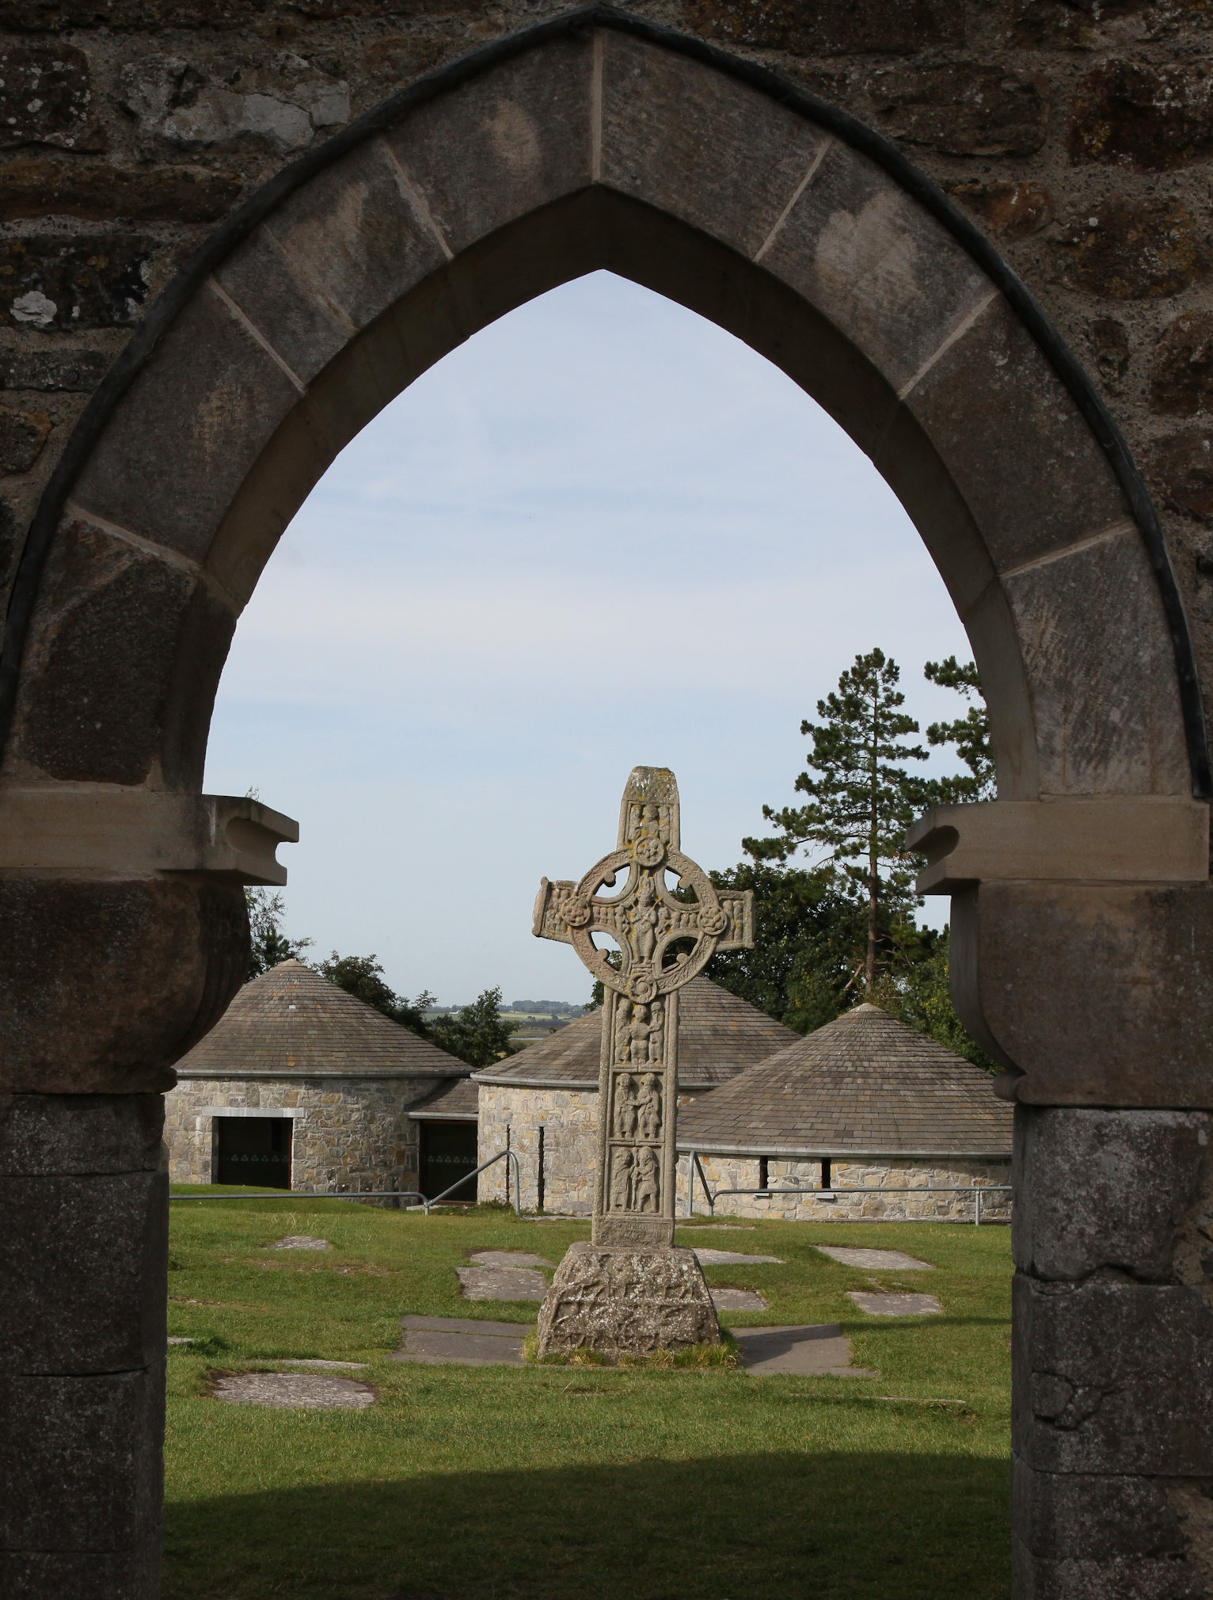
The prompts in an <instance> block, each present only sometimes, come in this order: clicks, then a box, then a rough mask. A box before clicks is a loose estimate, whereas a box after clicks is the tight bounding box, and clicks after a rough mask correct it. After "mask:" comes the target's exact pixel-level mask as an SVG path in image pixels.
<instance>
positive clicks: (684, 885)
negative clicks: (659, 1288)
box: [533, 767, 754, 1245]
mask: <svg viewBox="0 0 1213 1600" xmlns="http://www.w3.org/2000/svg"><path fill="white" fill-rule="evenodd" d="M679 843H680V839H679V827H678V785H677V783H676V782H675V781H674V774H673V773H672V772H670V771H668V770H667V769H666V768H664V767H636V768H635V769H634V770H633V772H632V775H631V777H630V778H629V779H628V782H627V787H626V789H625V790H624V792H623V803H622V805H621V806H620V811H619V841H618V844H617V846H616V848H615V849H614V850H613V851H612V852H611V853H610V855H607V856H603V858H602V860H601V861H599V862H597V863H596V864H595V865H594V866H592V867H591V868H590V870H589V871H588V872H587V873H586V874H585V876H584V877H583V878H581V879H580V880H579V881H578V882H576V883H573V882H558V883H549V882H548V880H547V879H546V878H544V879H543V880H542V882H541V883H540V886H539V895H538V897H537V899H536V901H535V918H534V927H533V931H534V933H535V936H536V937H537V938H540V939H557V940H560V941H562V942H563V943H565V944H571V945H572V946H573V947H574V949H575V950H576V951H577V954H578V955H579V956H580V957H581V959H582V961H584V962H585V964H586V966H587V967H588V968H589V969H590V971H591V972H592V973H593V974H594V976H595V977H596V978H601V980H602V983H603V986H604V994H605V1004H604V1006H603V1016H602V1055H601V1061H600V1068H599V1078H598V1085H599V1114H598V1143H599V1162H598V1181H597V1184H596V1188H595V1200H594V1236H593V1237H594V1242H595V1243H596V1244H631V1245H636V1244H651V1245H662V1244H665V1245H668V1244H672V1243H673V1239H674V1163H675V1159H676V1157H675V1147H674V1132H675V1129H674V1120H675V1115H676V1106H677V1094H678V1076H677V1075H678V990H679V989H681V988H682V986H683V985H684V984H685V983H688V982H689V981H690V980H691V979H692V978H693V977H695V976H696V974H697V973H699V972H702V971H703V969H704V967H705V966H706V965H707V963H708V961H709V960H710V959H711V957H712V956H713V955H714V954H715V952H716V951H717V950H735V949H739V948H742V947H748V946H750V945H752V944H753V942H754V909H753V896H752V895H751V894H750V893H749V892H748V891H746V892H744V893H726V894H718V893H717V891H716V889H715V887H714V886H713V884H712V880H711V879H710V878H709V877H708V875H707V873H706V872H704V871H703V869H702V868H701V867H699V866H697V865H696V864H695V862H694V861H692V860H691V859H690V857H689V856H684V855H683V854H682V852H681V850H680V849H679ZM625 874H626V876H624V883H623V887H622V888H621V889H617V888H616V886H617V884H618V883H619V879H620V877H621V875H625ZM670 879H673V880H674V881H673V883H672V884H671V883H670V882H669V881H668V880H670ZM604 891H605V892H604ZM611 891H615V892H613V893H612V892H611ZM595 934H598V935H600V936H602V937H603V938H604V939H609V940H611V941H612V942H613V943H614V944H615V945H616V946H617V947H618V953H617V954H616V955H615V958H614V960H612V959H611V952H609V951H608V950H607V949H606V948H604V947H600V946H599V945H597V944H596V943H595V942H594V935H595ZM616 963H618V964H616Z"/></svg>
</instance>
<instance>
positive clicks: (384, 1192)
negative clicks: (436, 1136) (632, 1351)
mask: <svg viewBox="0 0 1213 1600" xmlns="http://www.w3.org/2000/svg"><path fill="white" fill-rule="evenodd" d="M498 1161H512V1162H513V1163H514V1196H513V1199H512V1200H511V1202H510V1203H511V1205H512V1206H513V1207H514V1215H515V1216H516V1217H521V1216H522V1212H521V1211H520V1210H519V1208H518V1191H519V1189H520V1188H521V1186H522V1168H521V1167H520V1166H519V1164H518V1155H517V1153H516V1152H515V1151H513V1150H498V1152H497V1154H496V1155H495V1156H490V1157H489V1159H488V1160H487V1161H482V1162H481V1163H480V1165H479V1166H478V1167H477V1168H476V1170H475V1172H465V1173H464V1175H463V1177H462V1178H456V1179H455V1181H454V1183H452V1184H451V1185H450V1187H449V1188H447V1189H444V1190H443V1191H442V1193H441V1194H436V1195H435V1196H434V1197H433V1199H432V1200H431V1199H427V1198H426V1196H425V1195H423V1194H422V1193H421V1190H420V1189H363V1190H361V1191H359V1192H358V1193H357V1194H341V1193H335V1192H334V1191H333V1190H332V1189H270V1190H268V1191H267V1192H265V1193H263V1194H251V1193H250V1194H170V1195H169V1199H170V1200H406V1199H407V1200H413V1199H416V1200H420V1201H421V1204H420V1205H419V1206H406V1207H405V1210H406V1211H424V1212H425V1214H426V1216H427V1217H428V1216H429V1214H430V1210H431V1208H432V1207H434V1206H436V1205H437V1204H438V1203H439V1202H440V1201H442V1200H445V1199H446V1197H447V1195H448V1194H454V1192H455V1190H456V1189H459V1188H461V1187H462V1186H463V1185H464V1184H465V1183H470V1182H471V1181H472V1179H473V1178H478V1177H479V1176H480V1174H481V1173H482V1172H484V1171H485V1170H486V1169H487V1168H488V1167H491V1166H494V1165H496V1163H497V1162H498ZM507 1188H508V1185H507ZM708 1198H709V1200H710V1199H711V1196H710V1195H709V1197H708Z"/></svg>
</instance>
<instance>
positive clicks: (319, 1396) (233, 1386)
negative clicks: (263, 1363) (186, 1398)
mask: <svg viewBox="0 0 1213 1600" xmlns="http://www.w3.org/2000/svg"><path fill="white" fill-rule="evenodd" d="M211 1393H212V1394H213V1395H214V1397H215V1399H216V1400H223V1401H225V1402H226V1403H227V1404H228V1405H231V1406H270V1407H273V1408H274V1409H275V1410H279V1411H284V1410H285V1411H341V1410H361V1409H363V1408H364V1407H366V1406H373V1405H374V1404H375V1400H376V1398H377V1397H376V1394H375V1391H374V1390H373V1389H372V1388H371V1387H370V1385H369V1384H365V1383H357V1382H355V1380H354V1379H353V1378H330V1377H327V1376H321V1374H319V1373H307V1372H243V1373H238V1374H234V1375H232V1376H230V1377H223V1378H216V1379H215V1381H214V1382H213V1384H212V1385H211Z"/></svg>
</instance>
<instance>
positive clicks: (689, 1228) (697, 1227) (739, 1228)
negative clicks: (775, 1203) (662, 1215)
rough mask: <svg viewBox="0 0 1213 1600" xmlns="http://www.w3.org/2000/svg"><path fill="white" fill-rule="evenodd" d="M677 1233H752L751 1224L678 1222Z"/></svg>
mask: <svg viewBox="0 0 1213 1600" xmlns="http://www.w3.org/2000/svg"><path fill="white" fill-rule="evenodd" d="M675 1227H676V1228H677V1229H678V1231H679V1233H753V1231H754V1224H753V1223H752V1222H678V1223H675Z"/></svg>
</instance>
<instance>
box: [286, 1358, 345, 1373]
mask: <svg viewBox="0 0 1213 1600" xmlns="http://www.w3.org/2000/svg"><path fill="white" fill-rule="evenodd" d="M279 1365H280V1366H284V1367H302V1368H303V1369H304V1370H305V1371H308V1372H365V1371H366V1368H367V1363H366V1362H365V1361H322V1360H321V1359H320V1357H319V1356H287V1357H286V1358H285V1359H280V1361H279Z"/></svg>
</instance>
